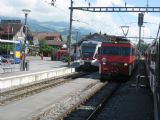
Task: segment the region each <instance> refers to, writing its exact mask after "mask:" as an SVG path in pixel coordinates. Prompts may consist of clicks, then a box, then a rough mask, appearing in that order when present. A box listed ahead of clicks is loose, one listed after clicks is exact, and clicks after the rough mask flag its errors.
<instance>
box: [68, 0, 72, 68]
mask: <svg viewBox="0 0 160 120" xmlns="http://www.w3.org/2000/svg"><path fill="white" fill-rule="evenodd" d="M72 7H73V1H72V0H71V7H70V25H69V36H68V39H69V40H68V48H69V50H68V66H69V67H70V62H71V56H70V55H71V33H72V21H73V20H72V16H73V9H72Z"/></svg>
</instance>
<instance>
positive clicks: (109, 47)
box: [99, 39, 136, 80]
mask: <svg viewBox="0 0 160 120" xmlns="http://www.w3.org/2000/svg"><path fill="white" fill-rule="evenodd" d="M99 61H100V65H99V73H100V76H101V80H104V79H105V78H106V77H110V76H116V75H126V76H130V75H131V74H132V71H133V69H134V68H135V65H136V47H135V46H134V45H133V44H132V43H131V42H130V41H129V40H126V39H117V40H111V41H106V42H103V43H102V45H101V50H100V51H99Z"/></svg>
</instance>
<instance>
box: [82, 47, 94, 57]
mask: <svg viewBox="0 0 160 120" xmlns="http://www.w3.org/2000/svg"><path fill="white" fill-rule="evenodd" d="M95 49H96V45H94V46H90V45H85V46H82V55H83V57H93V55H94V52H95Z"/></svg>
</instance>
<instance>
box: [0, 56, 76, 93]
mask: <svg viewBox="0 0 160 120" xmlns="http://www.w3.org/2000/svg"><path fill="white" fill-rule="evenodd" d="M27 60H28V61H29V70H28V71H20V64H12V66H11V67H12V70H6V71H4V70H3V69H2V65H0V66H1V68H0V90H2V89H5V88H10V87H14V86H19V85H23V84H27V83H31V82H34V81H38V80H43V79H49V78H54V77H58V76H62V75H66V74H70V73H72V72H75V69H74V68H72V67H68V65H67V62H61V61H51V60H50V57H44V59H43V60H41V58H40V57H39V56H27Z"/></svg>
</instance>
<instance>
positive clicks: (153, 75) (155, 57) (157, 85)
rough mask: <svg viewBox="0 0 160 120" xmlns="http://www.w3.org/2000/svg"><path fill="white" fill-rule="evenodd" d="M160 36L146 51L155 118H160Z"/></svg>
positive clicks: (156, 119) (157, 119)
mask: <svg viewBox="0 0 160 120" xmlns="http://www.w3.org/2000/svg"><path fill="white" fill-rule="evenodd" d="M159 43H160V38H159V39H156V40H154V41H153V43H152V44H151V45H150V46H149V47H148V49H147V51H146V54H145V56H146V68H147V74H148V78H149V82H150V87H151V90H152V92H153V99H154V118H155V120H160V77H159V75H160V67H159V65H160V59H159V56H160V48H159V47H160V46H159Z"/></svg>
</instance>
